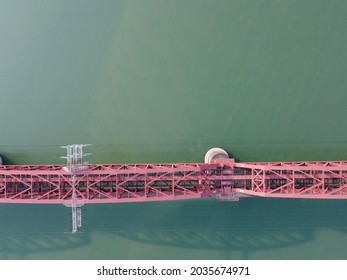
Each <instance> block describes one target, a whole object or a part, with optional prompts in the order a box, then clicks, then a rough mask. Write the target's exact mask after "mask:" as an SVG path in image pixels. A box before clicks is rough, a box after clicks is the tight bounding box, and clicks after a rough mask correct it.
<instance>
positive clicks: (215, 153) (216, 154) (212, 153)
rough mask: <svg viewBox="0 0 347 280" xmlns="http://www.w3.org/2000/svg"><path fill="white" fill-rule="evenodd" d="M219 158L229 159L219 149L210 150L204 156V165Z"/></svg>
mask: <svg viewBox="0 0 347 280" xmlns="http://www.w3.org/2000/svg"><path fill="white" fill-rule="evenodd" d="M219 158H229V155H228V153H227V152H226V151H224V150H223V149H221V148H212V149H210V150H208V151H207V153H206V154H205V163H211V162H212V161H213V160H215V159H219Z"/></svg>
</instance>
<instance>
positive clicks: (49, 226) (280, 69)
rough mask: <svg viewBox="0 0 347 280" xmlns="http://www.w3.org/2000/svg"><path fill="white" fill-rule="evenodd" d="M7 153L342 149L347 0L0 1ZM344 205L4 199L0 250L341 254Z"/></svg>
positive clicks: (249, 155)
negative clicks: (77, 207) (73, 227)
mask: <svg viewBox="0 0 347 280" xmlns="http://www.w3.org/2000/svg"><path fill="white" fill-rule="evenodd" d="M0 7H1V8H0V38H1V40H0V85H1V87H0V105H1V111H0V128H1V132H2V133H1V137H0V148H1V151H0V152H1V154H3V155H4V158H5V160H6V162H7V163H17V164H20V163H62V160H61V159H60V156H61V155H62V154H63V151H62V150H60V148H59V146H60V145H63V144H71V143H91V144H93V146H92V147H91V148H90V149H89V151H90V152H91V153H92V156H91V157H90V158H89V161H90V162H94V163H99V162H100V163H102V162H193V161H201V160H202V158H203V156H204V154H205V152H206V150H207V149H209V148H211V147H214V146H220V147H222V148H225V149H226V150H227V151H228V152H230V154H231V155H232V156H234V157H236V159H237V160H239V161H258V160H259V161H267V160H332V159H346V158H347V156H346V155H347V145H346V143H347V128H346V124H345V119H346V116H347V113H346V109H345V103H346V101H347V95H346V89H347V80H346V78H345V76H346V73H347V52H346V49H347V38H346V32H345V30H346V26H347V18H346V17H345V15H346V12H347V2H346V1H343V0H341V1H339V0H334V1H323V0H321V1H319V0H316V1H310V0H307V1H302V0H300V1H299V0H293V1H280V0H277V1H274V0H273V1H271V0H267V1H260V0H259V1H251V0H246V1H244V0H243V1H242V0H239V1H237V0H226V1H222V0H219V1H210V0H206V1H204V0H189V1H183V0H176V1H169V0H167V1H165V0H145V1H142V0H131V1H120V0H119V1H111V0H104V1H82V0H80V1H77V0H75V1H67V0H66V1H46V0H33V1H24V0H11V1H9V0H0ZM346 209H347V202H345V201H307V200H304V201H301V200H300V201H295V200H268V199H248V200H241V201H240V202H238V203H216V202H214V201H212V200H211V201H210V200H207V201H204V200H201V201H188V202H187V201H186V202H165V203H147V204H146V203H144V204H124V205H123V204H122V205H87V206H84V208H83V211H84V226H83V229H82V231H81V232H80V233H78V234H76V235H71V234H69V230H70V220H69V219H70V212H69V210H68V209H65V208H64V207H63V206H36V205H33V206H29V205H26V206H23V205H0V258H11V259H13V258H27V259H64V258H77V259H78V258H81V259H95V258H96V259H99V258H119V259H123V258H124V259H146V258H158V259H163V258H166V259H172V258H188V259H190V258H198V259H201V258H203V259H204V258H212V259H224V258H242V259H244V258H245V259H264V258H267V259H268V258H270V259H287V258H294V259H297V258H314V259H315V258H318V259H322V258H347V253H346V251H345V250H344V248H345V245H346V243H347V235H346V228H347V226H346V225H347V224H346V218H345V214H344V213H345V211H346Z"/></svg>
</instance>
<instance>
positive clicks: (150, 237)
mask: <svg viewBox="0 0 347 280" xmlns="http://www.w3.org/2000/svg"><path fill="white" fill-rule="evenodd" d="M346 207H347V201H336V200H335V201H333V200H330V201H327V200H287V199H243V200H240V201H239V202H233V203H228V202H219V203H217V202H215V201H214V200H209V199H206V200H192V201H174V202H156V203H129V204H105V205H86V206H84V207H83V227H82V228H81V230H80V231H79V232H78V233H77V234H71V233H70V232H69V231H70V226H71V224H70V223H71V217H70V209H65V208H63V207H62V206H61V205H56V206H48V205H1V211H0V213H1V214H0V228H1V230H0V258H9V259H17V258H29V259H30V258H49V259H64V258H70V259H71V258H72V259H88V258H89V259H125V258H129V259H146V258H150V259H151V258H153V259H171V258H176V259H180V258H183V259H209V258H217V259H228V258H239V259H248V258H252V256H253V254H254V252H259V251H262V250H263V251H264V252H265V251H266V252H267V253H266V254H265V255H264V254H263V255H262V256H263V257H260V258H269V259H275V258H286V256H285V255H283V254H282V255H281V254H280V255H278V254H277V255H276V253H274V252H275V251H276V250H277V249H286V248H288V249H291V250H293V248H297V247H295V246H298V245H305V244H308V243H310V242H313V244H314V246H316V247H317V246H326V245H327V244H329V242H330V241H329V240H326V242H325V241H324V242H325V243H327V244H323V245H322V244H319V242H318V241H316V240H315V239H316V234H317V232H318V231H320V230H324V229H328V230H334V231H337V232H338V233H340V234H341V233H342V234H345V233H347V226H346V225H347V217H346V215H345V209H346ZM95 236H96V237H95ZM346 238H347V237H346ZM95 239H97V240H95ZM103 240H104V241H103ZM299 247H300V246H299ZM105 248H109V250H107V249H105ZM127 248H138V249H135V250H133V251H132V252H131V253H129V252H126V251H127ZM295 250H296V251H295ZM295 250H294V254H291V255H289V256H288V258H299V259H301V258H318V259H322V258H323V259H325V258H327V256H326V255H324V252H322V253H321V254H318V255H317V253H316V254H315V255H310V254H307V252H302V251H300V250H303V249H295ZM341 250H342V248H341ZM66 252H72V253H71V254H70V253H66ZM86 252H88V254H86ZM341 252H342V251H341ZM341 252H337V255H336V256H335V258H345V257H347V255H346V253H343V254H341ZM303 253H304V254H303ZM33 254H34V255H33ZM33 256H35V257H33Z"/></svg>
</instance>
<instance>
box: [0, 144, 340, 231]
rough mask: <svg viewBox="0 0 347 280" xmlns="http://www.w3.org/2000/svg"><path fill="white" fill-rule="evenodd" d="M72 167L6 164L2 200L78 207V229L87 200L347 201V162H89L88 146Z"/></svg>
mask: <svg viewBox="0 0 347 280" xmlns="http://www.w3.org/2000/svg"><path fill="white" fill-rule="evenodd" d="M67 150H68V153H67V157H66V158H67V159H68V164H67V165H0V203H31V204H63V205H65V206H69V207H72V222H73V232H75V231H76V230H77V227H79V226H81V209H80V207H81V206H82V205H83V204H87V203H120V202H139V201H142V202H144V201H163V200H181V199H194V198H207V197H213V198H216V199H217V200H220V201H237V200H238V199H239V198H240V197H277V198H316V199H347V162H346V161H318V162H247V163H238V162H235V160H234V159H232V158H229V157H228V154H227V153H226V152H225V151H224V150H222V149H219V148H213V149H211V150H209V151H208V152H207V154H206V156H205V163H182V164H178V163H177V164H83V163H82V161H81V159H82V156H83V153H82V145H71V146H67Z"/></svg>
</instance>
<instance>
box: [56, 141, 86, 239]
mask: <svg viewBox="0 0 347 280" xmlns="http://www.w3.org/2000/svg"><path fill="white" fill-rule="evenodd" d="M86 146H90V145H89V144H73V145H67V146H62V148H66V157H62V158H66V161H67V165H66V166H64V167H63V170H65V171H66V172H70V173H71V188H72V194H71V199H67V200H65V201H64V203H63V204H64V205H65V206H66V207H71V217H72V233H75V232H77V229H78V228H79V227H81V226H82V210H81V207H82V206H83V205H84V200H83V199H81V198H78V197H77V192H76V173H77V172H78V171H82V170H87V169H88V168H89V167H88V163H86V162H84V161H83V157H84V156H87V155H90V154H83V147H86Z"/></svg>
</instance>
